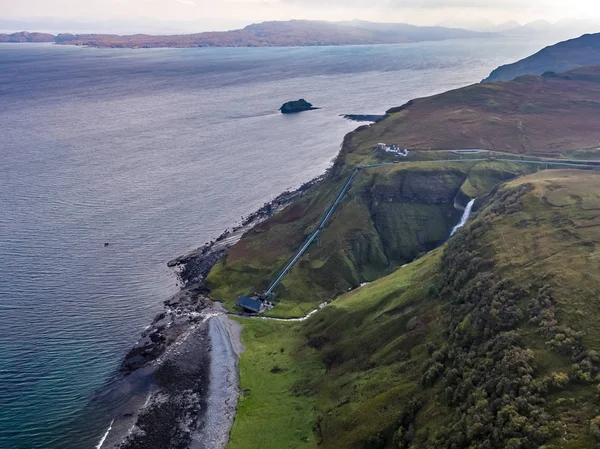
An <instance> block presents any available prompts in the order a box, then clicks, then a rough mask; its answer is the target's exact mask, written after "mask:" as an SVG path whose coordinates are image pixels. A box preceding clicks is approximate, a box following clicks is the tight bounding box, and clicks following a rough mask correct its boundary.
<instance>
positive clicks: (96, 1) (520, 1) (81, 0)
mask: <svg viewBox="0 0 600 449" xmlns="http://www.w3.org/2000/svg"><path fill="white" fill-rule="evenodd" d="M42 17H46V18H47V17H52V18H58V19H71V20H83V21H94V22H95V21H103V20H137V19H142V18H145V19H151V20H160V21H188V22H189V21H196V22H198V23H199V24H202V26H201V27H202V28H203V29H209V28H211V25H212V27H213V28H214V29H225V28H233V27H239V26H240V25H242V24H247V23H251V22H260V21H265V20H289V19H322V20H352V19H360V20H370V21H387V22H404V23H412V24H416V25H435V24H438V23H440V22H444V21H448V20H450V21H452V20H460V21H465V20H473V21H477V20H483V19H487V20H491V21H492V22H494V23H502V22H504V21H508V20H517V21H519V22H521V23H526V22H529V21H532V20H539V19H544V20H549V21H557V20H559V19H563V18H585V19H597V20H600V2H598V0H570V1H566V0H496V1H493V0H0V18H1V19H4V20H6V19H31V18H42ZM199 31H200V30H199Z"/></svg>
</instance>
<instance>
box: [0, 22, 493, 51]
mask: <svg viewBox="0 0 600 449" xmlns="http://www.w3.org/2000/svg"><path fill="white" fill-rule="evenodd" d="M491 35H492V34H491V33H481V32H477V31H468V30H462V29H453V28H444V27H439V26H433V27H422V26H415V25H408V24H396V23H372V22H362V21H352V22H323V21H307V20H291V21H287V22H264V23H260V24H253V25H249V26H247V27H245V28H243V29H239V30H232V31H217V32H204V33H196V34H181V35H162V36H153V35H147V34H135V35H128V36H119V35H113V34H67V33H62V34H58V35H56V36H54V35H51V34H44V33H27V32H20V33H14V34H0V42H55V43H58V44H66V45H87V46H90V47H124V48H154V47H268V46H317V45H369V44H397V43H408V42H422V41H439V40H446V39H468V38H478V37H488V36H491Z"/></svg>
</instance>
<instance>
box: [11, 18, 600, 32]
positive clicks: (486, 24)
mask: <svg viewBox="0 0 600 449" xmlns="http://www.w3.org/2000/svg"><path fill="white" fill-rule="evenodd" d="M280 20H282V21H284V20H322V21H326V22H346V20H339V21H336V20H325V19H297V18H292V19H280ZM352 20H363V19H352ZM352 20H347V21H352ZM266 21H269V20H254V21H251V20H228V19H223V18H205V19H201V20H186V21H184V20H176V21H171V20H160V19H152V18H147V17H133V18H129V19H107V20H102V21H100V20H93V19H63V18H57V17H38V18H14V19H6V18H3V19H0V33H14V32H20V31H29V32H34V31H35V32H44V33H51V34H58V33H63V32H69V33H100V34H102V33H105V34H106V33H109V34H135V33H146V34H177V33H183V34H187V33H199V32H206V31H228V30H234V29H241V28H244V27H245V26H248V25H251V24H254V23H261V22H266ZM365 21H366V20H365ZM368 22H373V23H403V24H410V25H417V26H443V27H448V28H463V29H466V30H473V31H498V32H501V31H505V30H508V29H511V28H513V27H517V26H528V25H531V26H532V27H533V28H535V29H538V30H540V31H544V30H547V31H548V32H552V31H558V30H560V29H562V30H566V29H568V30H570V31H571V30H572V31H573V32H581V34H583V33H590V32H600V19H597V20H589V19H588V20H582V19H560V20H557V21H548V20H546V19H536V20H532V21H529V22H519V21H517V20H515V19H509V20H506V21H502V22H499V21H493V20H490V19H488V18H481V19H474V20H469V19H465V18H451V17H449V18H446V19H445V20H443V21H441V22H437V23H433V24H426V25H423V24H418V23H414V22H409V21H404V22H403V21H392V20H368ZM504 25H506V26H505V27H503V26H504Z"/></svg>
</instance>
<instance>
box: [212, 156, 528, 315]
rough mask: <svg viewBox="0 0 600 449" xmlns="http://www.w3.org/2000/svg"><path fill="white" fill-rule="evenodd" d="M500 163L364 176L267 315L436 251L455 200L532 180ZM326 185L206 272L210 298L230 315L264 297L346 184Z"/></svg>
mask: <svg viewBox="0 0 600 449" xmlns="http://www.w3.org/2000/svg"><path fill="white" fill-rule="evenodd" d="M533 169H534V168H532V167H531V166H525V165H520V164H508V163H502V162H498V161H495V162H494V161H491V162H472V163H471V162H469V163H454V164H444V165H443V166H440V165H439V164H435V163H428V162H420V163H411V164H406V165H397V166H393V167H382V168H378V169H370V170H365V171H363V172H361V173H360V174H359V176H358V177H357V178H356V179H355V181H354V183H353V185H352V188H351V189H350V191H349V192H348V194H347V195H346V197H345V198H344V200H343V202H342V203H341V204H340V206H339V208H338V209H337V211H336V212H335V213H334V215H333V216H332V218H331V219H330V221H329V224H328V226H327V228H326V229H325V230H324V231H323V232H322V234H321V235H320V237H319V239H318V241H317V242H315V243H313V245H312V246H311V247H310V248H309V250H308V252H307V253H306V254H305V255H304V256H303V257H302V259H301V260H300V261H299V263H298V264H297V265H296V266H295V267H294V268H293V270H292V271H291V272H290V274H289V275H288V276H287V277H286V278H285V279H284V281H283V283H282V284H281V285H280V287H278V288H277V289H276V290H275V293H276V297H277V299H278V300H279V301H280V302H279V304H278V305H277V307H276V308H275V309H274V311H273V314H275V315H277V316H300V315H303V314H306V313H307V312H309V311H310V310H312V309H313V308H314V307H315V306H316V305H317V304H319V303H321V302H323V301H326V300H331V299H333V298H335V297H336V296H339V295H340V294H342V293H344V292H346V291H348V290H349V289H354V288H356V287H358V286H359V285H360V284H361V283H364V282H371V281H373V280H375V279H377V278H379V277H381V276H383V275H385V274H388V273H391V272H392V271H394V270H395V269H396V268H398V267H400V266H402V265H404V264H406V263H408V262H410V261H412V260H413V259H414V258H415V257H417V256H418V255H419V254H421V253H424V252H427V251H429V250H431V249H433V248H436V247H437V246H439V245H440V244H442V243H443V242H444V241H445V240H446V239H447V237H448V235H449V234H450V231H451V229H452V228H453V226H454V225H455V224H456V223H457V222H458V220H459V219H460V216H461V214H462V211H460V210H457V209H455V207H454V201H455V198H457V197H458V198H460V199H464V198H466V197H479V196H483V195H486V194H487V193H488V192H489V191H490V190H491V189H492V188H493V186H494V185H496V184H497V183H499V182H501V181H504V180H508V179H512V178H515V177H516V176H518V175H520V174H523V173H527V172H529V171H530V170H533ZM338 179H339V180H338V181H336V178H335V177H332V178H330V179H328V180H327V181H325V182H324V183H322V184H320V185H319V186H317V187H316V188H315V189H313V191H311V192H310V193H309V194H308V195H306V196H305V197H304V198H302V199H301V200H300V201H298V202H296V203H294V204H293V205H292V206H290V207H288V208H287V209H285V210H284V211H283V212H281V213H280V214H278V215H277V216H275V217H273V218H272V219H270V220H267V221H266V222H264V223H263V224H261V225H260V226H258V227H256V228H255V229H254V230H252V231H250V232H249V233H248V234H246V235H245V236H244V238H243V239H242V240H241V241H240V242H239V243H238V244H237V245H236V246H235V247H234V248H232V250H231V251H230V253H229V254H228V255H227V256H226V257H225V258H224V259H223V260H221V261H220V262H219V263H218V264H217V265H216V266H215V267H214V268H213V270H212V271H211V273H210V275H209V277H208V285H209V287H210V288H211V289H212V293H211V296H212V297H213V298H215V299H221V300H223V301H224V302H225V303H226V304H227V305H228V306H229V307H232V306H233V304H234V301H235V299H236V298H237V297H238V296H239V295H242V294H249V293H252V291H253V290H255V291H264V290H265V289H266V288H267V287H268V285H269V283H270V282H271V281H272V280H273V279H275V277H276V275H277V273H278V272H279V270H281V268H282V267H283V266H284V265H285V263H286V261H287V260H289V259H290V258H291V257H292V255H293V252H294V251H295V250H297V249H298V248H299V247H300V246H301V245H302V242H303V241H304V240H305V239H306V237H307V236H308V235H309V234H310V233H311V232H312V231H313V230H314V229H315V227H316V224H317V223H318V221H319V219H320V218H321V217H322V215H323V214H324V212H325V211H326V210H327V208H328V206H329V204H331V202H332V201H333V199H334V198H335V196H336V195H337V193H338V192H339V189H340V188H341V186H342V185H343V183H344V181H345V178H343V177H339V178H338Z"/></svg>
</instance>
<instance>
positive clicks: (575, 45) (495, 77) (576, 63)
mask: <svg viewBox="0 0 600 449" xmlns="http://www.w3.org/2000/svg"><path fill="white" fill-rule="evenodd" d="M599 64H600V33H597V34H585V35H583V36H581V37H578V38H576V39H570V40H567V41H564V42H559V43H558V44H556V45H551V46H549V47H546V48H544V49H543V50H540V51H539V52H537V53H536V54H535V55H532V56H529V57H527V58H525V59H521V60H520V61H517V62H515V63H513V64H506V65H503V66H501V67H498V68H497V69H496V70H494V71H493V72H492V73H491V74H490V76H489V77H488V78H487V79H486V80H485V81H486V82H491V81H509V80H512V79H515V78H516V77H518V76H522V75H541V74H543V73H544V72H547V71H550V70H551V71H554V72H566V71H568V70H573V69H576V68H578V67H583V66H590V65H599Z"/></svg>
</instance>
